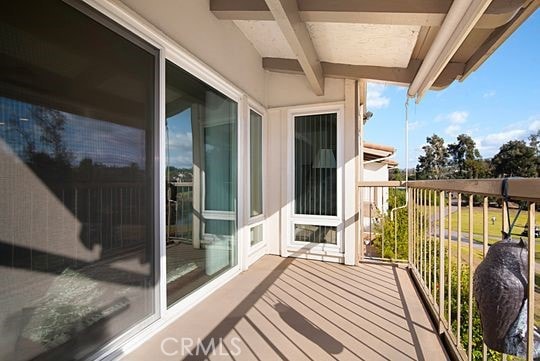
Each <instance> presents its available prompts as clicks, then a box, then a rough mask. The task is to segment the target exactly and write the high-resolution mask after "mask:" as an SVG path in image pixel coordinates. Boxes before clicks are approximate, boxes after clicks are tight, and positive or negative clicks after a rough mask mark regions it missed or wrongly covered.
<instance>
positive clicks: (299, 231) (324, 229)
mask: <svg viewBox="0 0 540 361" xmlns="http://www.w3.org/2000/svg"><path fill="white" fill-rule="evenodd" d="M294 240H295V242H308V243H329V244H337V228H336V227H328V226H319V225H313V224H295V225H294Z"/></svg>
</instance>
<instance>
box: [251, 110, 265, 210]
mask: <svg viewBox="0 0 540 361" xmlns="http://www.w3.org/2000/svg"><path fill="white" fill-rule="evenodd" d="M249 151H250V175H249V177H250V189H251V194H250V200H251V203H250V214H249V215H250V216H251V217H255V216H258V215H260V214H262V212H263V209H262V208H263V189H262V187H263V186H262V176H263V175H262V161H263V160H262V157H263V154H262V117H261V115H260V114H257V113H256V112H254V111H253V110H250V113H249Z"/></svg>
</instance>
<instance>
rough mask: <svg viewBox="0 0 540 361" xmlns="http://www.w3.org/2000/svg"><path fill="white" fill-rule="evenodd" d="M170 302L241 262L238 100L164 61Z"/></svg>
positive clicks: (169, 303) (168, 291) (168, 294)
mask: <svg viewBox="0 0 540 361" xmlns="http://www.w3.org/2000/svg"><path fill="white" fill-rule="evenodd" d="M166 99H167V103H166V114H167V119H166V130H167V174H166V178H167V199H166V214H167V251H166V256H167V257H166V258H167V304H168V305H169V306H170V305H172V304H174V303H175V302H177V301H178V300H180V299H182V298H183V297H184V296H186V295H187V294H189V293H191V292H192V291H194V290H195V289H197V288H199V287H200V286H202V285H204V284H205V283H207V282H208V281H210V280H211V279H213V278H215V277H217V276H218V275H220V274H221V273H223V272H224V271H226V270H228V269H230V268H231V267H232V266H234V265H236V264H237V255H236V252H237V251H236V184H237V181H236V174H237V166H236V158H237V153H236V144H237V141H236V139H237V136H236V133H237V124H236V122H237V120H236V119H237V104H236V103H235V102H233V101H232V100H230V99H228V98H227V97H225V96H224V95H223V94H221V93H219V92H218V91H216V90H214V89H213V88H211V87H209V86H208V85H206V84H204V83H203V82H201V81H199V80H198V79H196V78H194V77H193V76H192V75H190V74H189V73H187V72H185V71H184V70H182V69H180V68H178V67H177V66H175V65H174V64H172V63H170V62H167V65H166Z"/></svg>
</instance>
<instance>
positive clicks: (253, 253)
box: [245, 98, 268, 268]
mask: <svg viewBox="0 0 540 361" xmlns="http://www.w3.org/2000/svg"><path fill="white" fill-rule="evenodd" d="M246 106H247V110H246V137H245V140H246V143H245V149H246V154H247V157H246V158H247V159H246V169H247V176H246V189H247V192H246V213H245V217H246V224H247V226H248V227H247V231H246V237H245V240H246V242H247V247H246V259H245V265H246V268H247V267H249V266H250V265H251V264H253V263H254V262H256V261H257V260H258V259H259V258H261V257H262V256H263V255H265V254H267V253H268V242H267V237H266V227H265V220H266V194H265V193H266V192H265V189H266V176H267V174H266V156H267V153H266V135H267V120H266V119H267V115H266V109H265V108H264V107H263V106H262V105H260V104H259V103H257V102H256V101H255V100H254V99H251V98H247V100H246ZM251 111H254V112H255V113H257V114H259V115H260V116H261V120H262V127H261V129H262V137H261V139H262V165H261V167H262V213H261V214H259V215H257V216H253V217H251V136H250V135H251ZM257 226H262V237H263V239H262V241H261V242H259V243H257V244H255V245H253V246H252V245H251V229H252V228H254V227H257Z"/></svg>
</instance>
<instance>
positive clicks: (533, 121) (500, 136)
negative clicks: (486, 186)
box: [474, 117, 540, 158]
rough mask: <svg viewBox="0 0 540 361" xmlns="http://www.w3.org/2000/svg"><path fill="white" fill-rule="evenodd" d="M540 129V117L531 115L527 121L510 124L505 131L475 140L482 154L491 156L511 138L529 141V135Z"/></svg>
mask: <svg viewBox="0 0 540 361" xmlns="http://www.w3.org/2000/svg"><path fill="white" fill-rule="evenodd" d="M539 129H540V117H531V118H529V120H527V121H522V122H517V123H512V124H509V125H508V126H506V127H505V128H504V129H503V131H500V132H495V133H489V134H487V135H484V136H479V137H476V138H475V139H474V141H475V142H476V146H477V148H478V150H479V151H480V153H481V154H482V156H484V157H487V158H489V157H492V156H494V155H495V154H496V153H497V152H498V151H499V148H500V147H501V145H503V144H504V143H507V142H509V141H511V140H525V141H527V137H528V136H529V135H530V134H531V133H533V132H536V131H537V130H539Z"/></svg>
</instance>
